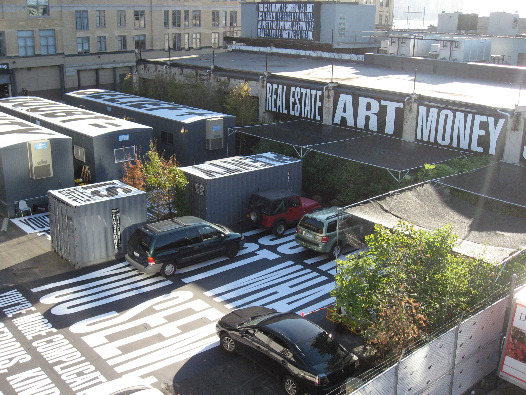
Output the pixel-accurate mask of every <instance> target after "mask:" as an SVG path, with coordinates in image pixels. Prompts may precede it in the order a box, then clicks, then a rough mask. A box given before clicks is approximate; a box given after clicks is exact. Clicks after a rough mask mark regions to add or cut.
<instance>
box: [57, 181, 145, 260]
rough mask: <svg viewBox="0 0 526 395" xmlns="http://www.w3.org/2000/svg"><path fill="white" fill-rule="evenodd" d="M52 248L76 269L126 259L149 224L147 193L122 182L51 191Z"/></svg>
mask: <svg viewBox="0 0 526 395" xmlns="http://www.w3.org/2000/svg"><path fill="white" fill-rule="evenodd" d="M48 196H49V227H50V233H51V246H52V248H53V250H54V251H55V252H56V253H57V254H58V255H59V256H61V257H62V258H64V259H66V260H68V261H70V262H72V263H73V264H74V265H75V266H76V267H84V266H88V265H93V264H96V263H100V262H104V261H108V260H112V259H116V258H120V257H122V256H123V255H124V254H125V253H126V244H127V242H128V238H129V236H130V235H131V233H132V232H133V231H134V230H135V229H136V228H137V227H139V226H141V225H143V224H144V223H146V193H145V192H143V191H140V190H138V189H136V188H133V187H131V186H129V185H126V184H124V183H122V182H121V181H107V182H101V183H98V184H91V185H83V186H78V187H73V188H67V189H61V190H56V191H49V192H48Z"/></svg>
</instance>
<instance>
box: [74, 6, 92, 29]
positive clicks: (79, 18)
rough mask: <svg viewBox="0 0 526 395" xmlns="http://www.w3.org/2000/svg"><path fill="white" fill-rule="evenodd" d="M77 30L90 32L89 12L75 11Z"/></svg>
mask: <svg viewBox="0 0 526 395" xmlns="http://www.w3.org/2000/svg"><path fill="white" fill-rule="evenodd" d="M75 20H76V26H77V30H89V23H88V11H87V10H83V11H75Z"/></svg>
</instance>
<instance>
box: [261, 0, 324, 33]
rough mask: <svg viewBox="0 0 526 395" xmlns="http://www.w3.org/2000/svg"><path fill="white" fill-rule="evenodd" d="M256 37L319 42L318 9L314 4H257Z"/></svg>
mask: <svg viewBox="0 0 526 395" xmlns="http://www.w3.org/2000/svg"><path fill="white" fill-rule="evenodd" d="M257 15H258V20H257V36H258V37H260V38H280V39H289V40H307V41H313V40H319V31H318V30H319V29H316V23H318V24H319V22H317V20H318V19H319V16H318V15H319V7H318V5H316V4H315V3H306V2H298V3H292V2H287V3H274V2H273V3H258V5H257Z"/></svg>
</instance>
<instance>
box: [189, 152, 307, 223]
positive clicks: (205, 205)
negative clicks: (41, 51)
mask: <svg viewBox="0 0 526 395" xmlns="http://www.w3.org/2000/svg"><path fill="white" fill-rule="evenodd" d="M181 170H182V171H183V173H184V174H185V176H186V178H187V179H188V194H189V197H190V204H191V212H192V215H194V216H196V217H199V218H202V219H205V220H207V221H210V222H215V223H219V224H223V225H232V224H234V223H236V222H239V221H242V220H244V219H245V215H246V210H247V206H248V201H249V199H250V195H252V194H253V193H254V192H259V191H267V190H278V189H280V190H288V191H291V192H294V193H298V194H299V193H301V177H302V170H301V159H296V158H291V157H288V156H285V155H280V154H276V153H273V152H267V153H264V154H258V155H252V156H234V157H231V158H225V159H220V160H214V161H210V162H205V163H203V164H200V165H195V166H188V167H181Z"/></svg>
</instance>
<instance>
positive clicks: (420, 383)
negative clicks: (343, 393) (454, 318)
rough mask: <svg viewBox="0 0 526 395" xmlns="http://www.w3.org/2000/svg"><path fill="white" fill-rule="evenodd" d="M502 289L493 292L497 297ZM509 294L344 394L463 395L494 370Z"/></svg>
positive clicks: (367, 374) (362, 377) (369, 374)
mask: <svg viewBox="0 0 526 395" xmlns="http://www.w3.org/2000/svg"><path fill="white" fill-rule="evenodd" d="M516 291H518V289H517V290H516ZM504 292H505V290H504ZM504 292H503V291H500V292H499V293H501V296H503V295H504ZM509 298H510V297H509V295H508V296H505V297H501V298H500V299H499V300H497V301H496V302H494V303H492V304H491V305H490V306H489V307H487V308H485V309H484V310H482V311H480V312H478V313H477V314H475V315H473V316H471V317H470V318H468V319H466V320H461V322H460V323H459V324H458V325H456V326H454V327H453V328H451V329H449V330H448V331H446V332H445V333H443V334H441V335H440V336H438V337H436V338H435V339H434V340H433V341H431V342H429V343H428V344H425V345H424V346H422V347H420V348H418V349H416V351H413V352H412V353H411V354H410V355H408V356H407V357H404V358H400V360H399V361H398V362H396V363H395V364H393V365H392V366H390V367H389V368H388V369H385V365H384V367H378V368H375V369H374V370H371V371H368V372H366V373H364V374H363V375H362V376H361V377H360V378H361V380H362V382H364V381H367V380H368V377H367V376H369V377H371V376H374V375H375V374H377V373H378V372H379V371H381V370H383V371H382V372H381V373H379V374H377V375H376V376H375V377H374V378H372V379H370V380H369V381H367V382H366V383H365V384H363V385H361V386H360V387H359V388H357V389H356V390H354V391H353V390H351V391H348V392H350V393H352V394H353V395H370V394H375V395H377V394H380V395H381V394H386V395H388V394H389V395H392V394H450V395H460V394H463V393H465V392H466V391H468V390H469V388H471V387H472V386H474V385H475V384H476V383H478V382H480V381H481V379H482V378H484V377H485V376H487V375H488V374H490V373H491V372H493V371H495V370H497V368H498V363H499V359H500V356H501V341H502V338H503V336H504V331H505V330H506V328H505V316H506V313H507V308H508V304H509ZM384 369H385V370H384ZM375 371H376V372H375ZM355 388H356V387H355Z"/></svg>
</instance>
